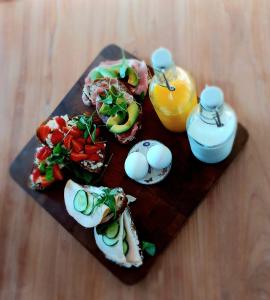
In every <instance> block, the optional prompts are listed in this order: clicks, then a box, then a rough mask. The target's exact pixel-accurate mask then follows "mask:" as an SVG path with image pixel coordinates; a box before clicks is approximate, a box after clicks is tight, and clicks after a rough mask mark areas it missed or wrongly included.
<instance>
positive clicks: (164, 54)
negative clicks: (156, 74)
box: [151, 48, 173, 69]
mask: <svg viewBox="0 0 270 300" xmlns="http://www.w3.org/2000/svg"><path fill="white" fill-rule="evenodd" d="M151 61H152V66H153V68H154V69H167V68H169V67H170V66H171V65H173V59H172V54H171V52H170V51H169V50H168V49H166V48H158V49H156V50H155V51H154V52H153V53H152V56H151Z"/></svg>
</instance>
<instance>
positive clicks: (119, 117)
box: [106, 111, 127, 128]
mask: <svg viewBox="0 0 270 300" xmlns="http://www.w3.org/2000/svg"><path fill="white" fill-rule="evenodd" d="M126 115H127V113H126V112H125V111H119V112H118V113H117V114H115V115H114V116H110V117H109V119H108V120H107V122H106V126H107V127H108V128H111V127H112V126H114V125H119V124H121V123H123V122H124V120H125V118H126Z"/></svg>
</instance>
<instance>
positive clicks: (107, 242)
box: [102, 235, 119, 247]
mask: <svg viewBox="0 0 270 300" xmlns="http://www.w3.org/2000/svg"><path fill="white" fill-rule="evenodd" d="M102 240H103V242H104V244H105V245H107V246H110V247H112V246H115V245H116V244H117V243H118V240H119V239H118V238H115V239H109V238H108V237H106V235H103V236H102Z"/></svg>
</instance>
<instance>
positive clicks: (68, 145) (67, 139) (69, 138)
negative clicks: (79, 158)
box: [64, 134, 73, 150]
mask: <svg viewBox="0 0 270 300" xmlns="http://www.w3.org/2000/svg"><path fill="white" fill-rule="evenodd" d="M72 139H73V137H72V136H71V135H69V134H68V135H67V136H65V137H64V146H65V147H66V148H67V149H68V150H70V149H71V141H72Z"/></svg>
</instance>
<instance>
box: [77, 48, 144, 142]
mask: <svg viewBox="0 0 270 300" xmlns="http://www.w3.org/2000/svg"><path fill="white" fill-rule="evenodd" d="M123 54H124V53H123ZM147 89H148V68H147V66H146V64H145V62H144V61H139V60H136V59H126V58H125V57H124V55H123V59H121V60H115V61H104V62H101V63H100V65H99V66H97V67H96V68H94V69H93V70H91V71H90V73H89V74H88V75H87V77H86V78H85V85H84V88H83V93H82V100H83V102H84V104H85V105H88V106H89V105H93V106H95V107H96V111H97V112H98V115H99V116H100V118H101V119H102V120H103V122H104V123H105V124H106V126H107V128H108V129H109V131H111V132H112V133H114V134H115V136H116V138H117V139H118V140H119V142H120V143H123V144H126V143H128V142H130V141H132V140H133V139H134V138H135V136H136V133H137V131H138V129H140V127H141V122H140V115H141V106H140V104H138V102H137V100H141V99H144V97H145V95H146V93H147Z"/></svg>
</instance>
